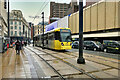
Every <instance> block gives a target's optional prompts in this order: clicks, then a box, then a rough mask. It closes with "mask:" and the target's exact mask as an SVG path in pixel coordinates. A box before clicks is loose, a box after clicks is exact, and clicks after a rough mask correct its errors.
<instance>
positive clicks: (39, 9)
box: [32, 1, 46, 22]
mask: <svg viewBox="0 0 120 80" xmlns="http://www.w3.org/2000/svg"><path fill="white" fill-rule="evenodd" d="M45 2H46V1H44V3H43V4H42V5H41V7H40V9H39V10H38V12H37V13H36V15H35V16H37V15H38V13H39V11H41V9H42V6H43V5H44V4H45ZM35 18H36V17H35ZM35 18H34V19H33V20H32V22H33V21H34V20H35Z"/></svg>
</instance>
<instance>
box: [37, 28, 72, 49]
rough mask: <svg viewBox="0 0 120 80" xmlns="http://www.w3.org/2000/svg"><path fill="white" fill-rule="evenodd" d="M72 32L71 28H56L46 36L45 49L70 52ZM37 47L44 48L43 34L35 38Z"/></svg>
mask: <svg viewBox="0 0 120 80" xmlns="http://www.w3.org/2000/svg"><path fill="white" fill-rule="evenodd" d="M71 44H72V41H71V31H70V29H69V28H56V29H53V30H51V31H48V32H46V33H45V34H44V47H45V48H50V49H54V50H68V49H72V47H71ZM35 46H40V47H42V46H43V34H40V35H37V36H35Z"/></svg>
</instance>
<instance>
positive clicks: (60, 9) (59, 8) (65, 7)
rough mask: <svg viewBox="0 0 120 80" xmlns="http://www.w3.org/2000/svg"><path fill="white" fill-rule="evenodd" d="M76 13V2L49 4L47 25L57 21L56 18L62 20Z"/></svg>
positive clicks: (73, 0)
mask: <svg viewBox="0 0 120 80" xmlns="http://www.w3.org/2000/svg"><path fill="white" fill-rule="evenodd" d="M77 11H78V5H77V0H71V2H70V4H66V3H55V2H50V18H49V23H52V22H54V21H56V20H58V18H63V17H65V16H67V15H70V14H72V13H75V12H77Z"/></svg>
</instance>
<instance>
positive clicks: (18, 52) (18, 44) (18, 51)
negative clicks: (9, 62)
mask: <svg viewBox="0 0 120 80" xmlns="http://www.w3.org/2000/svg"><path fill="white" fill-rule="evenodd" d="M15 45H16V54H20V50H21V43H20V41H19V40H17V42H16V43H15Z"/></svg>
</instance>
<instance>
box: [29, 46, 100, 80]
mask: <svg viewBox="0 0 120 80" xmlns="http://www.w3.org/2000/svg"><path fill="white" fill-rule="evenodd" d="M34 49H36V50H38V51H41V52H44V53H46V54H48V55H50V56H52V57H53V58H56V59H57V60H59V61H61V62H63V63H65V64H67V65H68V66H70V67H72V68H74V69H76V70H77V71H79V72H81V73H82V74H85V75H87V76H89V77H90V78H92V79H93V80H98V77H96V76H94V75H93V74H90V73H88V72H85V71H84V70H82V69H79V68H78V67H76V66H75V65H73V64H71V63H69V62H67V61H64V60H63V59H61V58H59V57H56V56H54V55H52V54H50V53H48V52H46V51H43V50H40V49H37V48H34ZM31 51H32V50H31ZM32 52H34V53H36V52H35V51H32ZM36 55H38V56H40V55H39V54H37V53H36Z"/></svg>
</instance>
